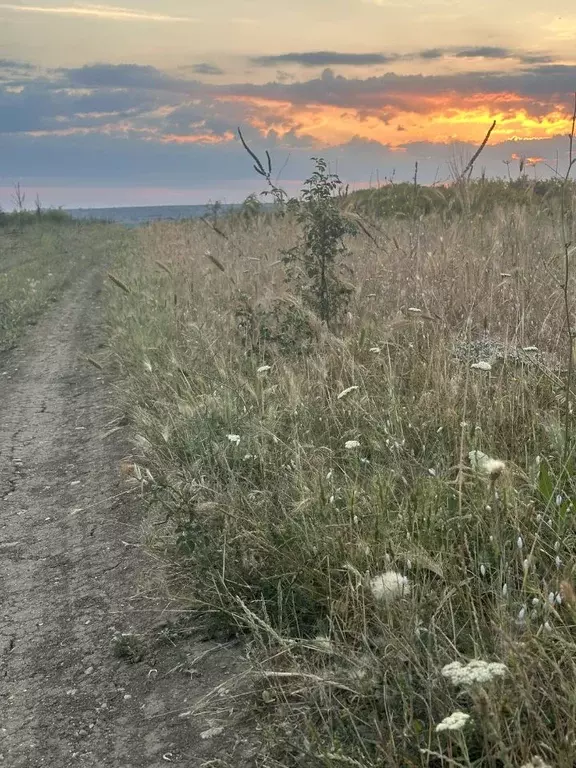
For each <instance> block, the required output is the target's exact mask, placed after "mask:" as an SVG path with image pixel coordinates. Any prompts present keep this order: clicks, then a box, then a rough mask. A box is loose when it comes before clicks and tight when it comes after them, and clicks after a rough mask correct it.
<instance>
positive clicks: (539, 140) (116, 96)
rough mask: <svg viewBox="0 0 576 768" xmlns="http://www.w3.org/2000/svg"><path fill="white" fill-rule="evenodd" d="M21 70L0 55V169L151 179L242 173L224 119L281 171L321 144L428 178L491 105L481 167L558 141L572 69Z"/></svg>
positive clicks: (470, 136) (474, 131)
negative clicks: (250, 79) (263, 79)
mask: <svg viewBox="0 0 576 768" xmlns="http://www.w3.org/2000/svg"><path fill="white" fill-rule="evenodd" d="M457 50H458V51H464V50H465V49H463V48H458V49H457ZM469 50H472V49H469ZM505 50H506V49H503V51H500V52H499V53H502V52H505ZM474 52H475V53H476V54H479V55H480V54H482V53H486V50H485V49H474ZM490 52H492V53H494V55H496V54H495V52H494V51H493V49H489V50H488V53H490ZM440 55H444V51H443V50H442V49H441V51H440ZM451 55H453V52H452V54H451ZM461 60H462V61H465V59H464V58H462V59H461ZM13 64H14V62H11V61H8V62H7V66H8V67H11V66H12V65H13ZM194 66H197V65H191V66H189V67H188V68H187V69H193V67H194ZM21 71H22V72H25V73H27V77H28V80H26V81H25V82H24V79H23V81H22V82H23V84H22V85H19V86H17V87H15V86H12V85H7V84H6V83H4V82H3V81H2V79H1V72H2V64H1V63H0V157H2V168H1V169H0V170H1V171H2V174H3V176H4V178H6V177H9V178H12V177H13V178H18V177H21V178H22V179H26V178H28V179H30V178H40V177H41V178H42V179H49V180H50V179H51V180H52V181H53V180H54V179H63V180H64V182H65V183H70V184H76V183H78V184H79V183H80V182H82V181H87V180H92V181H93V182H94V183H96V182H98V183H108V182H109V183H116V182H118V183H120V182H122V183H124V184H127V183H134V184H144V183H148V182H150V183H154V184H158V185H160V186H161V185H162V184H164V183H167V182H166V180H168V181H169V182H170V184H172V185H182V186H185V185H186V184H191V183H193V184H196V185H198V186H201V185H203V184H204V185H210V184H212V182H213V181H214V183H222V185H225V181H226V179H228V180H234V179H236V180H237V181H238V183H239V184H240V182H241V180H242V179H244V180H247V181H246V183H247V184H249V183H251V182H250V180H251V179H252V177H251V166H250V164H249V163H248V164H247V158H246V155H245V153H244V152H243V151H242V148H241V146H239V145H238V141H237V136H236V127H237V126H241V127H242V129H243V132H244V133H245V135H246V136H247V138H248V139H249V140H250V142H251V144H253V146H254V148H255V149H256V150H257V151H259V152H261V151H263V149H264V148H268V149H269V150H270V151H271V152H272V153H273V159H274V166H275V167H276V168H279V167H281V166H282V164H283V161H284V160H285V159H286V157H288V156H290V158H291V160H290V165H289V169H288V171H287V173H288V174H289V176H288V177H287V178H303V177H305V175H307V174H308V171H309V170H310V157H311V156H312V155H322V156H325V157H327V158H328V159H330V160H331V161H333V162H334V163H336V162H338V170H339V172H341V174H342V176H343V177H344V178H346V179H347V180H350V181H358V182H359V181H362V180H364V181H367V179H368V175H369V173H370V172H371V170H374V169H375V168H379V169H380V171H381V176H383V175H384V174H385V173H387V172H389V171H390V170H391V169H392V168H396V169H397V171H398V177H400V175H401V172H402V173H403V172H404V171H406V174H407V175H408V168H409V166H412V169H413V163H414V162H415V160H418V162H419V163H420V164H421V167H422V168H423V171H422V173H423V174H424V173H425V171H424V168H425V167H426V168H428V169H429V170H430V176H431V179H430V180H432V178H433V177H434V175H435V174H436V171H437V166H438V164H442V163H447V162H448V160H449V159H450V157H451V153H453V152H454V149H453V148H454V146H457V147H459V148H460V149H461V150H462V152H470V151H473V148H474V147H476V146H477V145H478V143H479V141H481V139H482V138H483V136H484V135H485V133H486V130H487V128H488V126H489V125H490V123H491V122H492V120H493V119H496V120H497V127H496V129H495V130H494V133H493V134H492V136H491V139H490V145H489V147H488V148H487V150H486V151H487V154H486V160H487V162H488V160H489V159H490V158H491V159H490V163H491V164H490V163H489V164H488V167H489V169H490V170H491V172H498V171H502V170H503V169H502V168H501V167H499V166H498V164H501V163H502V159H505V158H508V159H510V157H511V155H512V154H513V153H516V154H520V153H522V154H525V155H526V156H527V157H531V158H536V157H539V158H542V157H543V158H546V157H548V158H549V159H550V158H553V156H554V155H553V152H552V149H554V151H556V150H557V149H559V148H560V150H561V147H562V146H563V144H564V143H565V139H564V136H565V134H566V132H567V131H568V130H569V127H570V118H571V101H572V91H573V83H574V81H575V80H576V66H569V65H559V64H552V65H546V64H542V63H534V64H522V65H521V66H519V67H517V68H516V69H513V70H511V69H510V67H508V66H506V67H502V68H498V69H496V70H494V71H480V72H474V73H473V72H466V71H464V72H452V73H450V72H448V73H442V74H432V75H422V74H420V75H414V74H411V75H402V74H396V73H390V72H388V73H386V74H383V75H379V76H372V77H362V76H360V75H358V76H352V77H344V76H343V75H338V74H336V73H335V72H334V71H333V70H331V69H325V70H324V71H323V72H322V73H321V75H320V76H319V77H311V78H309V79H303V80H301V81H295V80H294V79H293V78H291V77H290V76H288V77H282V80H283V82H280V81H279V78H277V80H276V81H271V82H267V83H263V84H257V83H214V82H201V81H199V80H196V79H193V78H192V77H190V78H187V77H186V76H185V72H184V71H182V70H181V71H180V73H179V75H178V76H174V75H173V74H171V73H169V72H163V71H162V70H160V69H158V68H156V67H152V66H143V65H136V64H129V63H127V64H119V65H113V64H109V63H105V62H104V63H99V64H94V65H90V66H84V67H77V68H60V69H57V70H52V71H49V72H39V71H38V70H35V69H34V68H33V67H31V65H27V64H26V63H23V64H22V68H21ZM511 147H513V149H512V150H511V149H510V148H511ZM483 157H484V155H483ZM494 158H498V160H497V161H496V160H495V159H494ZM411 172H413V171H411ZM427 172H428V171H426V173H427ZM291 174H295V175H294V176H292V175H291ZM422 178H423V180H424V178H426V177H425V176H423V177H422ZM191 180H192V181H191ZM218 180H220V181H218ZM64 182H63V183H64ZM242 183H244V182H242ZM257 184H258V180H255V182H254V185H255V187H256V188H257Z"/></svg>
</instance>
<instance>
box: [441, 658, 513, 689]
mask: <svg viewBox="0 0 576 768" xmlns="http://www.w3.org/2000/svg"><path fill="white" fill-rule="evenodd" d="M507 672H508V668H507V667H506V665H505V664H501V663H500V662H497V661H493V662H489V661H482V660H481V659H473V660H472V661H470V662H468V664H462V663H461V662H459V661H453V662H451V663H450V664H447V665H446V666H445V667H443V668H442V675H443V676H444V677H445V678H447V679H448V680H449V681H450V682H451V683H452V685H461V686H463V687H466V686H470V685H474V684H476V683H480V684H482V683H489V682H491V681H492V680H495V679H496V678H497V677H504V675H505V674H506V673H507Z"/></svg>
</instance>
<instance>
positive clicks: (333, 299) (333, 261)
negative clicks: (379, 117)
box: [284, 158, 357, 328]
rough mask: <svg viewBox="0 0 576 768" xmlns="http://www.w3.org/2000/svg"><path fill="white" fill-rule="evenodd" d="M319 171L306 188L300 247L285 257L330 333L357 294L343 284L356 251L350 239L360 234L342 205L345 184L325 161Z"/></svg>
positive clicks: (317, 167) (318, 162) (300, 216)
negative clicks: (344, 271) (345, 269)
mask: <svg viewBox="0 0 576 768" xmlns="http://www.w3.org/2000/svg"><path fill="white" fill-rule="evenodd" d="M313 160H314V162H315V170H314V173H313V174H312V176H310V178H309V179H307V180H306V182H305V183H304V189H303V191H302V199H301V201H300V205H299V206H298V209H297V214H296V216H297V221H298V222H299V224H300V225H301V226H302V230H303V234H302V237H301V240H300V243H299V244H298V245H297V246H295V247H294V248H291V249H290V250H288V251H287V252H286V254H285V256H284V263H285V265H286V269H287V274H288V276H289V278H290V279H292V280H293V281H294V283H295V284H296V285H297V286H298V288H299V290H300V293H301V295H302V297H303V298H304V301H305V302H306V304H308V306H309V307H310V308H311V309H312V310H313V311H314V312H315V313H316V314H317V315H318V317H319V318H320V319H321V320H322V321H323V322H325V323H326V324H327V325H328V326H329V327H330V328H334V327H335V326H336V325H337V324H338V321H339V320H341V319H342V315H343V312H344V311H345V309H346V307H347V306H348V301H349V299H350V294H351V292H352V289H351V288H350V287H349V286H347V285H345V284H344V282H343V281H342V279H341V271H342V267H343V265H345V261H346V258H347V257H348V256H349V254H350V252H349V249H348V248H347V246H346V244H345V238H346V237H347V236H352V235H355V234H357V227H356V225H355V224H354V223H353V222H351V221H349V220H347V219H346V218H345V216H344V214H343V211H342V208H341V206H340V205H339V198H338V195H339V194H341V193H342V191H343V184H342V182H341V181H340V179H339V177H338V176H337V174H335V173H330V172H329V171H328V164H327V163H326V161H325V160H323V159H322V158H313Z"/></svg>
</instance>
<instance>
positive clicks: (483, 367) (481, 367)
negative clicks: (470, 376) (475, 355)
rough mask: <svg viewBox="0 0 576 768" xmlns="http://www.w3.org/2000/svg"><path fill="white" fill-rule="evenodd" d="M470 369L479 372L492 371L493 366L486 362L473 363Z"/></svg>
mask: <svg viewBox="0 0 576 768" xmlns="http://www.w3.org/2000/svg"><path fill="white" fill-rule="evenodd" d="M470 368H474V369H475V370H477V371H491V370H492V366H491V365H490V363H488V362H486V360H479V361H478V362H477V363H472V365H471V366H470Z"/></svg>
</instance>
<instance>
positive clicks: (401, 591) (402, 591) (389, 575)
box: [370, 571, 410, 603]
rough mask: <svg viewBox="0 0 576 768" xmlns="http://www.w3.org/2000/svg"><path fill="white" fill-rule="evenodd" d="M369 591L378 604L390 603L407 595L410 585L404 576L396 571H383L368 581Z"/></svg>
mask: <svg viewBox="0 0 576 768" xmlns="http://www.w3.org/2000/svg"><path fill="white" fill-rule="evenodd" d="M370 591H371V592H372V595H373V596H374V599H375V600H377V601H378V602H379V603H390V602H392V601H393V600H396V599H397V598H399V597H402V596H403V595H409V594H410V583H409V581H408V579H407V577H406V576H402V574H400V573H397V572H396V571H385V572H384V573H380V574H378V576H374V577H373V578H372V579H370Z"/></svg>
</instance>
